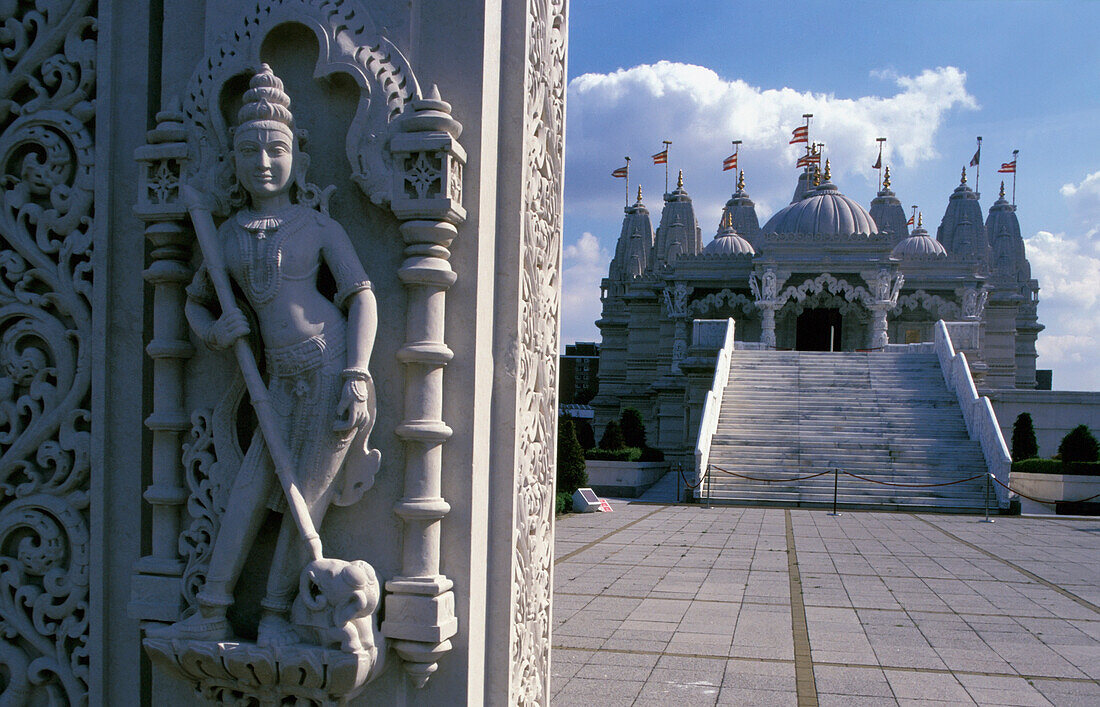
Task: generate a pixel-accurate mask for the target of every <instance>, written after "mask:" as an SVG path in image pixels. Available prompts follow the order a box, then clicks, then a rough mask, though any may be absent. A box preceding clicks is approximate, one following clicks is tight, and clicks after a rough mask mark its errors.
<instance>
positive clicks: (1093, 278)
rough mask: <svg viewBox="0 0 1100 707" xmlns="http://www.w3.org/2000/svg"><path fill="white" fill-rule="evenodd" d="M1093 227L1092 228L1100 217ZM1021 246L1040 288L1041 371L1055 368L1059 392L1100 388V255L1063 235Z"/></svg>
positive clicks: (1040, 236)
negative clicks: (1042, 326) (1099, 351)
mask: <svg viewBox="0 0 1100 707" xmlns="http://www.w3.org/2000/svg"><path fill="white" fill-rule="evenodd" d="M1090 179H1091V177H1090ZM1087 181H1088V180H1086V182H1087ZM1083 184H1084V182H1083ZM1062 193H1063V194H1064V195H1066V196H1067V199H1068V198H1070V197H1071V196H1073V195H1072V194H1068V195H1067V194H1066V190H1065V188H1063V192H1062ZM1098 215H1100V211H1098ZM1093 223H1094V226H1093V230H1095V229H1096V226H1095V224H1097V223H1100V218H1098V219H1097V221H1094V222H1093ZM1025 245H1026V247H1027V257H1028V260H1029V261H1030V262H1031V274H1032V276H1033V277H1035V278H1038V280H1039V287H1040V288H1041V289H1040V292H1039V298H1040V299H1039V321H1040V322H1041V323H1043V324H1045V325H1046V330H1045V331H1043V332H1042V333H1040V334H1039V340H1038V342H1037V344H1036V348H1037V350H1038V352H1039V367H1040V368H1053V369H1054V387H1055V388H1057V389H1061V390H1100V368H1098V367H1097V365H1096V351H1097V349H1098V347H1100V316H1098V315H1100V312H1098V310H1100V293H1098V292H1097V288H1098V286H1100V256H1098V254H1096V253H1095V252H1092V253H1090V252H1089V250H1091V249H1090V248H1089V247H1088V246H1085V245H1082V242H1081V241H1080V240H1074V239H1072V238H1069V237H1067V236H1066V235H1065V234H1064V233H1057V234H1055V233H1049V232H1047V231H1039V232H1038V233H1036V234H1035V235H1034V236H1032V237H1031V238H1027V239H1025Z"/></svg>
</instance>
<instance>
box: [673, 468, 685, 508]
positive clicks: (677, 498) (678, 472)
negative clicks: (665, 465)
mask: <svg viewBox="0 0 1100 707" xmlns="http://www.w3.org/2000/svg"><path fill="white" fill-rule="evenodd" d="M674 468H675V470H676V471H675V473H676V502H677V503H679V502H680V476H681V475H682V474H683V473H684V467H683V465H682V464H680V463H679V462H676V465H675V467H674Z"/></svg>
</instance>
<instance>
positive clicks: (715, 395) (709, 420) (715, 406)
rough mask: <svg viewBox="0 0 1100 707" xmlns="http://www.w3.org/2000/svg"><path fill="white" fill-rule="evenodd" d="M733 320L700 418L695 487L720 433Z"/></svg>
mask: <svg viewBox="0 0 1100 707" xmlns="http://www.w3.org/2000/svg"><path fill="white" fill-rule="evenodd" d="M733 326H734V324H733V319H727V320H726V338H725V341H724V342H723V343H722V349H721V350H720V351H719V352H718V360H717V362H716V363H715V366H714V381H713V382H712V383H711V386H710V390H709V391H708V392H707V397H706V400H705V401H704V402H703V414H702V415H700V417H699V437H698V441H697V442H696V443H695V487H698V486H699V484H701V483H703V478H704V475H705V474H706V471H707V467H708V464H709V463H710V443H711V439H713V437H714V433H715V432H717V431H718V416H719V415H720V414H721V412H722V393H723V392H724V391H725V389H726V383H728V382H729V377H730V363H731V358H732V356H733V347H734V343H733Z"/></svg>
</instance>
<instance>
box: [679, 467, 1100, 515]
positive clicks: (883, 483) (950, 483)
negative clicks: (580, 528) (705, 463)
mask: <svg viewBox="0 0 1100 707" xmlns="http://www.w3.org/2000/svg"><path fill="white" fill-rule="evenodd" d="M678 471H679V473H680V479H681V480H682V481H683V482H684V486H686V487H687V488H689V489H691V490H693V491H694V490H695V489H697V488H699V487H700V486H702V485H703V481H704V479H705V477H704V478H701V479H699V482H698V483H696V484H694V485H693V484H691V483H690V482H689V481H688V480H687V477H686V476H684V470H683V468H681V469H679V470H678ZM708 471H720V472H722V473H723V474H727V475H729V476H735V477H737V478H739V479H745V480H747V481H759V482H762V483H766V484H773V483H782V482H789V481H805V480H807V479H816V478H817V477H819V476H824V475H825V474H831V473H834V472H833V470H831V469H830V470H827V471H820V472H818V473H816V474H808V475H806V476H794V477H790V478H783V479H764V478H760V477H759V476H748V475H747V474H739V473H737V472H736V471H730V470H729V469H723V468H722V467H720V466H715V465H713V464H711V465H710V466H709V468H708ZM837 471H839V472H840V473H841V474H844V475H845V476H851V477H853V478H856V479H859V480H860V481H866V482H867V483H871V484H878V485H880V486H895V487H901V488H914V489H927V488H938V487H941V486H954V485H956V484H965V483H966V482H968V481H974V480H975V479H980V478H982V477H983V476H987V475H988V476H989V477H990V478H991V479H993V481H994V482H995V483H997V484H999V485H1000V486H1002V487H1004V488H1005V489H1006V490H1008V491H1011V492H1012V493H1014V494H1017V495H1018V496H1023V497H1024V498H1026V499H1028V500H1029V501H1035V502H1036V503H1043V504H1046V505H1049V506H1053V505H1055V504H1058V503H1086V502H1088V501H1092V500H1094V499H1097V498H1100V493H1097V494H1094V495H1092V496H1089V497H1087V498H1082V499H1080V500H1077V501H1057V500H1054V501H1051V500H1047V499H1042V498H1036V497H1035V496H1031V495H1028V494H1026V493H1024V492H1023V491H1020V490H1019V489H1014V488H1012V487H1011V486H1009V485H1008V484H1006V483H1004V482H1003V481H1001V480H1000V479H998V478H997V477H996V476H994V475H993V474H975V475H974V476H969V477H967V478H965V479H958V480H956V481H946V482H943V483H939V484H898V483H891V482H889V481H879V480H877V479H871V478H868V477H866V476H860V475H859V474H853V473H852V472H850V471H845V470H844V469H838V470H837Z"/></svg>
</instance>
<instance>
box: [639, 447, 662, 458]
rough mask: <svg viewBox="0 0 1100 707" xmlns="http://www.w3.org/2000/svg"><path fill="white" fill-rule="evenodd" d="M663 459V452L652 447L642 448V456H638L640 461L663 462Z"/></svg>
mask: <svg viewBox="0 0 1100 707" xmlns="http://www.w3.org/2000/svg"><path fill="white" fill-rule="evenodd" d="M664 460H665V453H664V452H662V451H661V450H660V449H654V448H653V447H646V448H644V449H643V450H642V456H641V457H639V458H638V461H640V462H663V461H664Z"/></svg>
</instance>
